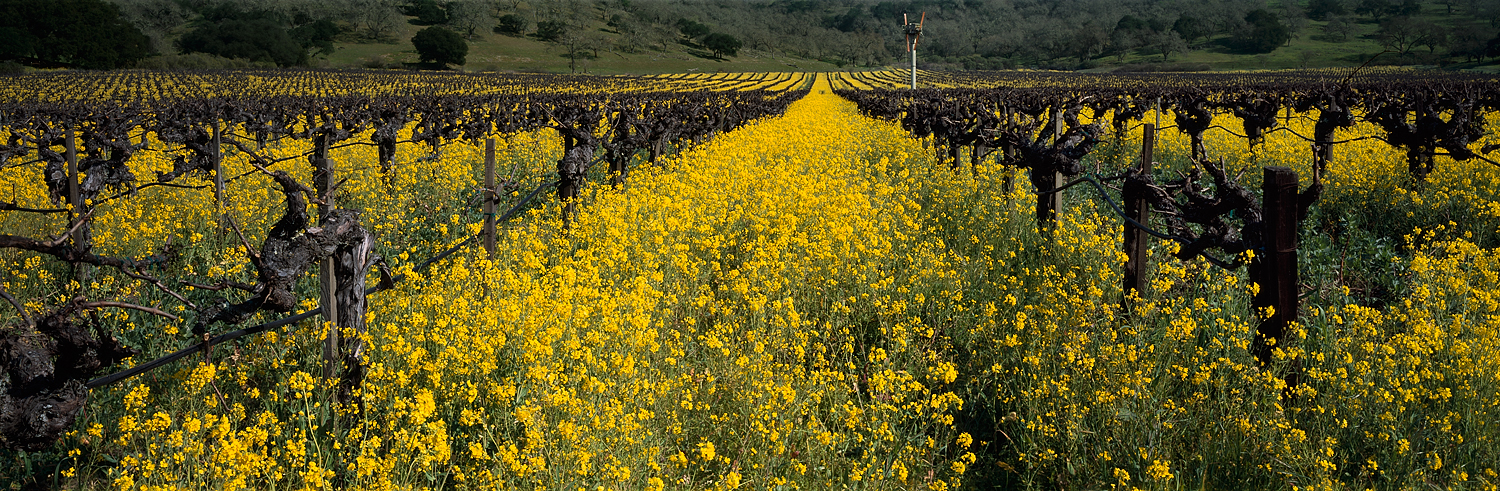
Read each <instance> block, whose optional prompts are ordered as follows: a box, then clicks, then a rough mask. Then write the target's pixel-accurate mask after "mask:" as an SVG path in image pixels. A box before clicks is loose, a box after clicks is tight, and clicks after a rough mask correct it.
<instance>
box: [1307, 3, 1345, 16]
mask: <svg viewBox="0 0 1500 491" xmlns="http://www.w3.org/2000/svg"><path fill="white" fill-rule="evenodd" d="M1347 13H1349V9H1348V8H1347V7H1345V6H1344V2H1343V0H1308V2H1307V17H1308V18H1309V19H1312V20H1328V18H1329V17H1331V16H1337V15H1344V14H1347Z"/></svg>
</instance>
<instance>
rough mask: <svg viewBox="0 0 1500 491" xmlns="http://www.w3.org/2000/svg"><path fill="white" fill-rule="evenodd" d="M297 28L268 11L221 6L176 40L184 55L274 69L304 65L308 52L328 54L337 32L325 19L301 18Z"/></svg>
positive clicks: (336, 27) (278, 15)
mask: <svg viewBox="0 0 1500 491" xmlns="http://www.w3.org/2000/svg"><path fill="white" fill-rule="evenodd" d="M296 20H300V21H302V22H300V25H294V24H299V23H296V22H293V20H292V19H288V18H287V17H286V16H283V15H280V14H277V13H275V12H271V11H246V10H240V9H239V8H238V7H236V6H235V5H231V4H224V5H221V6H219V7H217V8H213V9H209V10H207V11H205V12H203V18H202V20H200V21H199V24H198V26H197V27H196V28H194V29H193V30H192V31H189V32H188V33H187V34H184V35H183V36H182V38H181V39H179V40H178V41H177V46H178V48H179V49H181V50H182V52H183V53H184V54H188V53H207V54H211V55H215V56H220V57H224V58H238V59H244V60H250V61H251V62H255V63H274V64H276V65H277V66H283V67H285V66H295V65H306V64H307V62H308V60H309V59H310V58H311V53H312V52H317V53H322V54H328V53H332V52H333V50H334V47H333V38H334V37H335V36H338V34H339V32H340V30H339V27H338V26H337V25H335V24H334V23H333V21H331V20H328V19H318V20H313V19H311V18H308V17H305V16H301V17H299V18H298V19H296Z"/></svg>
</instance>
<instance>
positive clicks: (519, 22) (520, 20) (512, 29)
mask: <svg viewBox="0 0 1500 491" xmlns="http://www.w3.org/2000/svg"><path fill="white" fill-rule="evenodd" d="M526 24H527V22H526V18H525V17H521V16H519V15H516V14H505V15H503V16H500V19H499V23H498V24H496V25H495V33H496V34H504V35H507V36H517V37H519V36H521V35H523V34H526Z"/></svg>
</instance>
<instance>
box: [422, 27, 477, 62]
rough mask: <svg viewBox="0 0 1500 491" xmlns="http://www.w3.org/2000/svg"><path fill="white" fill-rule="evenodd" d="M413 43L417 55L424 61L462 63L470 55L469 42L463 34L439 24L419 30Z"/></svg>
mask: <svg viewBox="0 0 1500 491" xmlns="http://www.w3.org/2000/svg"><path fill="white" fill-rule="evenodd" d="M411 45H412V46H413V47H416V48H417V55H418V56H419V57H420V58H421V60H422V62H423V63H437V64H439V65H462V64H464V58H465V57H466V56H468V55H469V43H467V42H465V41H464V38H463V36H460V35H458V33H456V32H453V31H450V30H447V29H444V28H441V27H437V26H433V27H429V28H426V29H422V30H420V31H417V35H416V36H412V38H411Z"/></svg>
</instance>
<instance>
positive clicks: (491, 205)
mask: <svg viewBox="0 0 1500 491" xmlns="http://www.w3.org/2000/svg"><path fill="white" fill-rule="evenodd" d="M483 193H484V252H486V253H488V254H489V257H490V259H495V199H496V198H498V197H499V195H498V193H496V192H495V139H494V138H490V139H486V140H485V141H484V191H483Z"/></svg>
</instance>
